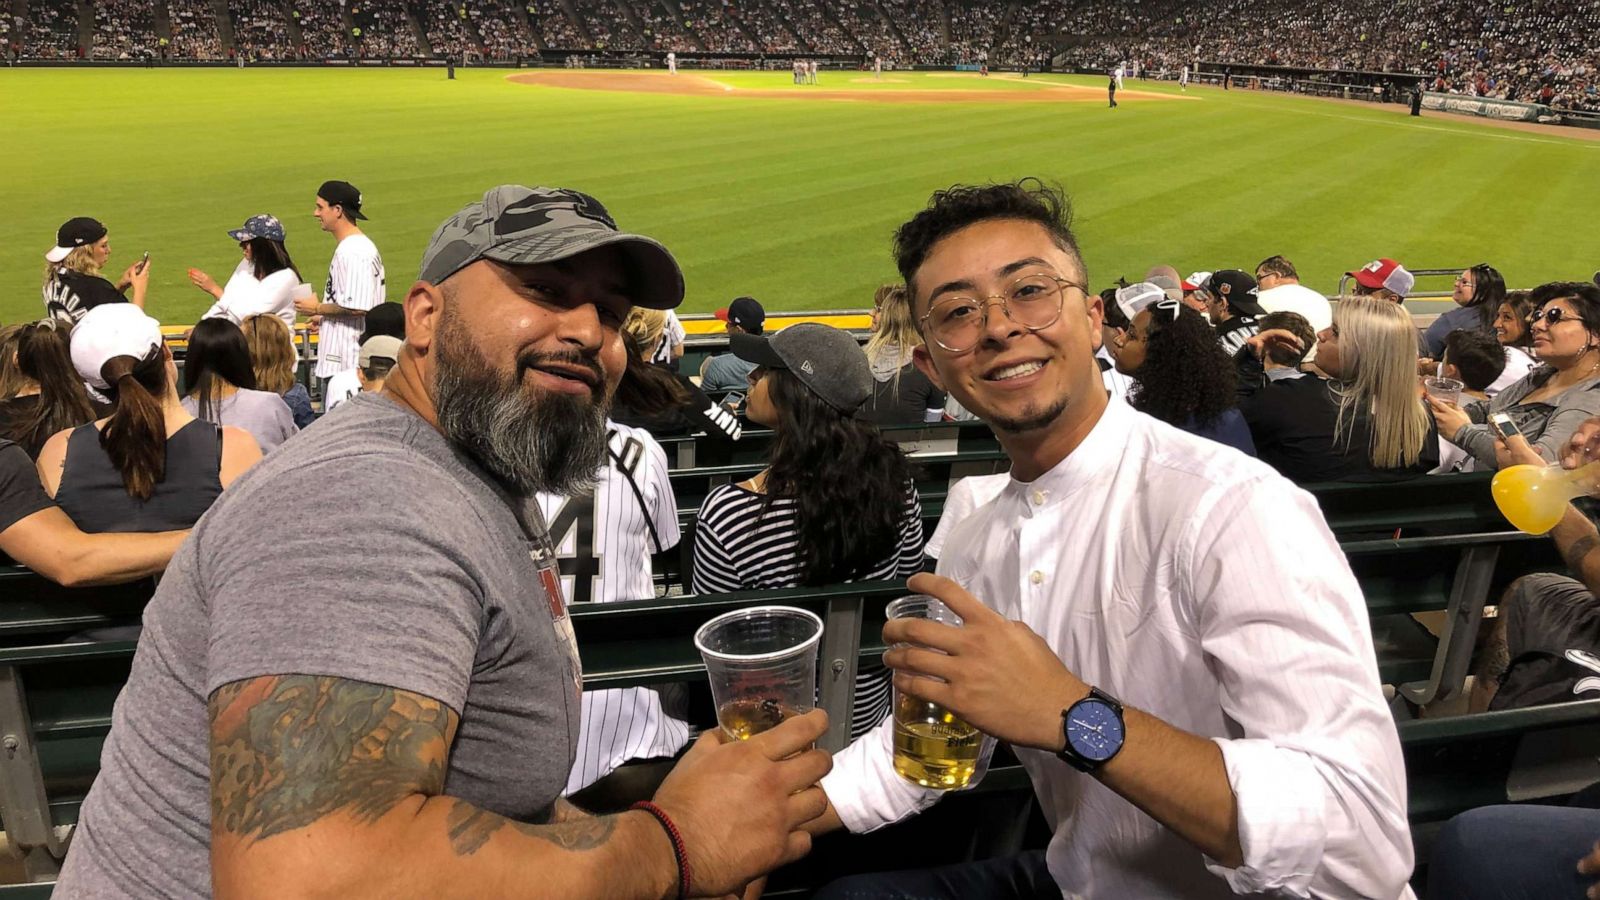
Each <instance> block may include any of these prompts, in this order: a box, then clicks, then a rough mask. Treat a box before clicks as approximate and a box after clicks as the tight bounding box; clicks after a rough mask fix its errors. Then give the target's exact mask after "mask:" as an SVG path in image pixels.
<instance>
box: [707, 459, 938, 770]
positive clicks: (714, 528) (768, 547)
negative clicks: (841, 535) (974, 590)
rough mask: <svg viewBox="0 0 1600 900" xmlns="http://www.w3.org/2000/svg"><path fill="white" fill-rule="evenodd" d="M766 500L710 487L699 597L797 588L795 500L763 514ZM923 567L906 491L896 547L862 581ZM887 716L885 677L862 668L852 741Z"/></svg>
mask: <svg viewBox="0 0 1600 900" xmlns="http://www.w3.org/2000/svg"><path fill="white" fill-rule="evenodd" d="M765 500H766V496H765V495H764V494H758V493H755V492H754V491H750V490H747V489H745V488H742V487H739V486H738V485H733V484H725V485H721V486H719V487H716V488H714V489H712V491H711V493H710V494H709V495H707V496H706V499H705V502H704V503H703V504H701V506H700V514H699V516H698V517H697V518H696V522H697V524H696V526H695V539H694V577H693V581H692V587H693V590H694V593H696V594H713V593H727V592H730V591H745V590H755V589H761V588H785V587H797V586H799V585H800V583H801V577H802V572H801V561H800V554H799V537H798V535H797V533H796V531H797V524H796V521H795V501H794V498H792V497H777V498H774V499H773V500H772V505H771V506H770V507H768V508H766V509H765V510H763V508H762V504H763V503H764V502H765ZM921 568H922V503H921V502H920V501H919V500H918V499H917V493H916V491H915V490H912V489H911V488H910V485H907V497H906V507H905V515H904V516H903V517H902V518H901V520H900V545H899V547H898V548H897V549H896V551H895V553H894V555H893V556H890V557H888V558H887V559H884V560H883V561H882V562H881V563H880V564H879V565H878V566H877V568H875V569H873V570H872V571H871V572H868V573H866V574H865V575H863V576H862V577H861V578H860V579H856V580H859V581H881V580H886V579H890V578H909V577H910V576H912V575H915V574H916V573H917V572H918V571H919V570H920V569H921ZM888 714H889V672H888V670H886V669H884V668H883V667H882V666H870V667H867V666H864V667H862V669H861V670H860V671H859V672H858V673H857V675H856V702H855V709H853V710H852V711H851V715H850V737H851V739H852V740H853V739H854V738H856V737H857V736H859V735H861V734H864V733H866V732H868V731H871V730H872V729H873V728H874V727H876V726H877V724H878V723H879V722H882V721H883V719H884V717H885V716H887V715H888Z"/></svg>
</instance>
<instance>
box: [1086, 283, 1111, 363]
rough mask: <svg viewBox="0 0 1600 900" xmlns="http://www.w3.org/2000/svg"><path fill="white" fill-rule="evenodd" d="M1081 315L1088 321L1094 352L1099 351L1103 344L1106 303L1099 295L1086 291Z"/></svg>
mask: <svg viewBox="0 0 1600 900" xmlns="http://www.w3.org/2000/svg"><path fill="white" fill-rule="evenodd" d="M1083 314H1084V315H1085V316H1087V317H1088V319H1089V334H1090V335H1091V337H1090V339H1089V340H1090V343H1092V344H1094V349H1095V352H1097V353H1098V352H1099V351H1100V346H1101V345H1102V344H1103V343H1105V331H1103V330H1102V329H1103V328H1104V326H1105V324H1106V302H1105V301H1104V300H1102V299H1101V298H1100V295H1099V294H1091V293H1088V292H1087V291H1086V292H1084V295H1083Z"/></svg>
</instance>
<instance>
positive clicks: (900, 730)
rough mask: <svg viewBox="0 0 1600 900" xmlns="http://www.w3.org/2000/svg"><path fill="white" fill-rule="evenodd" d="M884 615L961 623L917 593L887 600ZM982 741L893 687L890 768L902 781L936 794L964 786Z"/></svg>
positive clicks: (946, 714) (948, 715) (955, 719)
mask: <svg viewBox="0 0 1600 900" xmlns="http://www.w3.org/2000/svg"><path fill="white" fill-rule="evenodd" d="M888 614H889V618H891V619H928V620H930V621H933V622H940V623H942V624H945V625H953V626H956V627H960V626H961V624H962V622H961V617H960V616H958V615H956V614H955V613H953V612H951V611H950V608H949V607H947V606H945V605H944V603H942V602H940V601H939V600H937V599H935V598H933V597H927V596H923V595H921V594H913V595H912V596H910V597H901V598H900V599H898V600H895V601H893V602H891V603H890V604H889V606H888ZM898 646H906V645H904V644H901V645H898ZM986 739H987V738H986V737H985V735H984V734H983V732H981V731H979V730H978V729H976V728H974V727H972V726H971V725H968V724H967V723H966V721H965V720H963V719H961V718H960V717H959V716H957V715H956V714H955V713H952V712H950V711H949V710H947V709H945V708H944V707H942V706H940V705H939V704H937V703H929V702H928V701H926V700H919V699H918V698H916V697H913V696H911V695H910V694H905V693H902V692H901V691H900V688H898V687H896V688H895V689H894V770H895V772H897V773H899V775H900V777H902V778H904V779H906V780H907V781H910V782H913V783H915V784H919V785H921V786H923V787H926V788H934V789H935V790H941V791H955V790H960V789H962V788H964V787H966V786H967V785H968V784H969V783H971V781H972V775H973V773H974V772H976V771H977V769H978V758H979V757H980V756H981V755H982V751H983V744H984V741H985V740H986Z"/></svg>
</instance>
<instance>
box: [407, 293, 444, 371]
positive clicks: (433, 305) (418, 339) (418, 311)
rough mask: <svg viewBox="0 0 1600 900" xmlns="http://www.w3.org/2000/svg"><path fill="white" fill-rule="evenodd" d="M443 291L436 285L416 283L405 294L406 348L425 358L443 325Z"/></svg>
mask: <svg viewBox="0 0 1600 900" xmlns="http://www.w3.org/2000/svg"><path fill="white" fill-rule="evenodd" d="M447 302H448V301H446V300H445V296H444V291H443V289H441V288H440V287H439V286H438V285H436V284H432V283H430V282H427V281H418V282H416V283H415V284H413V285H411V292H410V293H408V294H406V300H405V304H406V316H405V318H406V346H408V347H410V348H411V349H413V350H415V351H416V352H417V354H418V355H419V356H426V355H427V354H428V353H429V351H430V350H432V348H433V338H434V335H435V334H437V333H438V330H439V328H440V327H441V326H442V325H443V324H444V308H445V305H446V303H447Z"/></svg>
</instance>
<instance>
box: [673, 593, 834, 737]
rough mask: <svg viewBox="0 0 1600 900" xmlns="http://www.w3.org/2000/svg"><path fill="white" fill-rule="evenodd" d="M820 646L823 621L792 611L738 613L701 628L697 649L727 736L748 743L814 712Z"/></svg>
mask: <svg viewBox="0 0 1600 900" xmlns="http://www.w3.org/2000/svg"><path fill="white" fill-rule="evenodd" d="M821 640H822V619H821V618H819V617H818V616H817V615H816V614H815V613H811V612H807V611H806V610H803V609H795V608H794V607H790V606H756V607H751V608H749V609H736V610H734V611H732V612H727V613H723V614H722V615H720V616H717V617H716V618H715V619H712V620H711V621H709V622H707V623H705V624H704V625H701V626H700V629H699V630H698V631H696V632H695V633H694V645H695V647H697V648H698V649H699V650H700V656H701V658H702V659H704V660H705V663H706V675H707V677H708V678H710V680H711V698H712V700H713V701H715V702H716V704H717V724H718V725H720V726H722V731H723V733H724V734H725V735H727V736H728V737H729V738H730V739H732V740H739V741H744V740H749V739H750V738H752V737H755V736H756V735H758V734H760V733H761V732H763V731H766V730H768V729H770V728H776V727H777V726H778V724H779V723H780V722H782V721H783V720H785V719H788V718H791V717H793V716H798V715H801V714H803V713H807V712H810V711H811V710H812V709H814V708H815V707H816V705H817V701H816V697H817V645H818V644H819V643H820V642H821Z"/></svg>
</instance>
